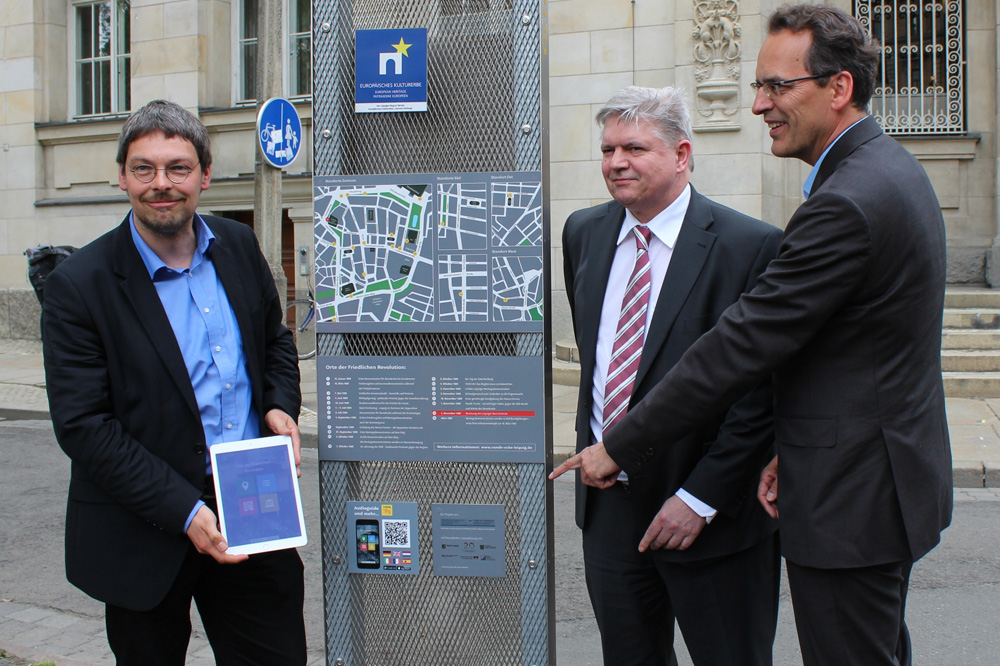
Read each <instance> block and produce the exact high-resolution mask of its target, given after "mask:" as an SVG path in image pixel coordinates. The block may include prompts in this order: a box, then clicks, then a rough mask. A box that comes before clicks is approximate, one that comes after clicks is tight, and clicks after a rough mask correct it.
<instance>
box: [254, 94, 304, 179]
mask: <svg viewBox="0 0 1000 666" xmlns="http://www.w3.org/2000/svg"><path fill="white" fill-rule="evenodd" d="M257 144H258V145H259V146H260V154H261V155H263V156H264V159H265V160H267V162H268V164H270V165H271V166H275V167H278V168H279V169H280V168H282V167H286V166H288V165H289V164H291V163H292V162H294V161H295V158H296V157H298V156H299V149H300V148H301V147H302V121H301V120H300V119H299V114H298V112H297V111H296V110H295V107H294V106H292V103H291V102H289V101H288V100H287V99H284V98H282V97H272V98H271V99H269V100H267V101H266V102H264V104H263V105H262V106H261V107H260V113H258V114H257Z"/></svg>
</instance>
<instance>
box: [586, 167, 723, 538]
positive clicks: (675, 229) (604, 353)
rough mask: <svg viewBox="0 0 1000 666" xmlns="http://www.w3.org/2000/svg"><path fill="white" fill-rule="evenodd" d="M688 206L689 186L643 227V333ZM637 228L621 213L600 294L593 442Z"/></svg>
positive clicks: (684, 496)
mask: <svg viewBox="0 0 1000 666" xmlns="http://www.w3.org/2000/svg"><path fill="white" fill-rule="evenodd" d="M690 203H691V186H690V185H688V186H687V187H685V188H684V190H683V191H682V192H681V193H680V195H679V196H678V197H677V198H676V199H674V201H673V203H671V204H670V205H669V206H667V207H666V208H665V209H663V210H662V211H660V212H659V213H658V214H657V215H656V217H654V218H653V219H652V220H650V221H649V222H648V223H647V224H646V226H647V227H648V228H649V230H650V231H651V232H652V236H651V238H650V240H649V270H650V285H649V307H648V308H647V309H646V329H645V330H646V331H648V330H649V326H650V322H651V321H652V320H653V312H655V311H656V302H657V299H658V298H659V296H660V288H661V287H662V286H663V278H664V276H666V274H667V267H669V266H670V258H671V257H672V256H673V253H674V246H675V245H676V244H677V235H678V234H679V233H680V231H681V223H682V222H683V221H684V216H685V215H686V214H687V209H688V204H690ZM639 224H640V222H639V220H637V219H636V218H635V216H634V215H632V213H631V212H630V211H629V210H628V209H626V210H625V221H624V222H622V228H621V232H620V233H619V234H618V249H617V250H616V251H615V258H614V260H613V261H612V262H611V273H610V274H609V275H608V286H607V288H606V290H605V292H604V306H603V307H602V308H601V324H600V326H599V327H598V330H597V349H596V350H595V364H594V381H593V389H592V391H593V392H592V400H591V412H590V432H591V436H592V441H593V442H601V441H604V427H603V423H604V385H605V384H606V383H607V378H608V365H609V364H610V363H611V352H612V346H613V345H614V340H615V334H616V333H617V330H618V318H619V316H620V315H621V307H622V298H623V297H624V296H625V289H626V288H627V287H628V282H629V278H630V277H631V276H632V268H633V266H634V265H635V240H634V236H635V234H634V233H633V232H632V229H633V227H636V226H638V225H639ZM618 478H619V480H621V481H626V480H628V476H627V475H626V474H625V472H622V473H621V474H620V475H619V477H618ZM677 496H678V497H679V498H681V500H683V501H684V503H685V504H687V505H688V506H689V507H691V509H692V510H693V511H694V512H695V513H697V514H698V515H700V516H702V517H703V518H707V519H709V520H711V518H713V517H715V513H716V512H715V509H713V508H712V507H710V506H708V505H707V504H705V503H704V502H701V501H700V500H698V499H697V498H696V497H694V496H693V495H691V494H690V493H688V492H687V491H685V490H684V489H683V488H681V489H679V490H678V491H677Z"/></svg>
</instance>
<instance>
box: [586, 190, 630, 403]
mask: <svg viewBox="0 0 1000 666" xmlns="http://www.w3.org/2000/svg"><path fill="white" fill-rule="evenodd" d="M624 221H625V209H624V208H622V206H621V205H620V204H617V203H614V202H611V203H609V204H608V213H607V215H606V216H605V217H604V218H603V219H601V220H599V221H598V222H597V223H596V224H595V225H593V233H592V236H591V238H590V239H589V241H588V242H589V247H588V248H587V250H586V253H587V259H586V261H587V265H586V266H585V267H583V270H581V274H580V278H579V279H582V280H583V289H582V291H581V293H583V294H586V295H587V298H586V301H585V302H582V303H577V306H576V307H577V309H578V310H579V311H580V314H579V316H578V317H577V321H578V322H579V323H580V328H581V330H580V349H581V351H583V350H587V353H586V356H585V357H583V358H581V364H580V370H581V372H582V373H583V374H582V381H583V382H586V384H587V385H588V386H589V385H590V383H591V381H592V380H593V377H594V360H595V359H594V350H595V349H596V348H597V331H598V329H599V328H600V325H601V311H602V310H603V309H604V292H605V290H606V289H607V287H608V276H609V275H610V274H611V264H612V262H613V261H614V258H615V252H616V251H617V250H618V234H619V233H620V232H621V227H622V222H624Z"/></svg>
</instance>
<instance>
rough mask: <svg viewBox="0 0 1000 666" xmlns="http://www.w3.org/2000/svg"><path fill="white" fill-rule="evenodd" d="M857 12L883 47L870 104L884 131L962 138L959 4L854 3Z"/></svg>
mask: <svg viewBox="0 0 1000 666" xmlns="http://www.w3.org/2000/svg"><path fill="white" fill-rule="evenodd" d="M855 13H856V15H857V18H858V20H859V21H860V22H861V24H862V25H864V26H865V28H866V29H868V30H869V31H870V32H871V34H872V36H873V37H874V38H875V39H877V40H878V41H879V43H881V45H882V64H881V67H880V69H879V74H878V77H877V78H876V81H875V94H874V96H873V97H872V103H871V113H872V115H874V116H875V117H876V118H877V119H878V121H879V124H880V125H881V126H882V128H883V129H884V130H885V131H886V132H888V133H890V134H897V135H900V134H902V135H919V134H964V133H965V58H964V55H963V53H964V47H965V44H964V42H965V34H964V32H965V31H964V27H963V25H962V23H963V21H962V2H961V0H946V1H944V2H936V1H934V0H931V1H929V2H925V3H923V4H921V3H919V2H907V1H906V0H856V4H855Z"/></svg>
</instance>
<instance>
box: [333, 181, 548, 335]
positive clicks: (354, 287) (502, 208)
mask: <svg viewBox="0 0 1000 666" xmlns="http://www.w3.org/2000/svg"><path fill="white" fill-rule="evenodd" d="M314 190H315V192H314V195H315V198H314V202H315V218H314V224H315V236H316V273H315V279H316V286H315V296H316V305H317V321H318V323H319V330H328V331H334V330H342V326H341V325H343V327H344V328H346V329H353V328H356V327H357V326H359V325H373V324H379V325H380V330H384V328H383V327H384V325H386V324H389V325H398V326H399V329H400V330H408V329H409V330H414V329H416V328H418V327H420V328H425V327H427V326H430V327H431V328H434V329H438V330H465V329H466V328H467V326H466V325H468V324H479V325H480V326H481V327H484V328H485V330H502V329H504V328H508V327H510V326H512V325H515V326H519V327H520V328H521V330H528V329H524V326H525V325H526V324H527V325H530V326H529V328H532V329H533V328H534V325H537V326H538V328H539V330H540V326H541V323H542V301H543V297H544V293H543V285H544V280H543V275H542V271H543V258H542V197H541V178H540V174H538V173H537V172H527V173H520V172H505V173H473V174H465V173H463V174H424V175H416V174H406V175H398V174H397V175H392V176H317V177H316V178H315V188H314ZM439 325H440V326H439ZM494 325H496V326H494Z"/></svg>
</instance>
